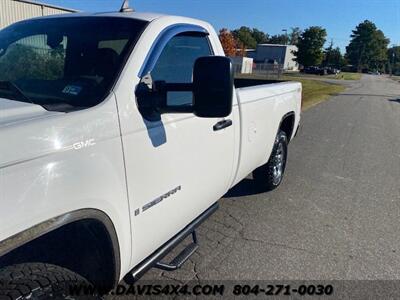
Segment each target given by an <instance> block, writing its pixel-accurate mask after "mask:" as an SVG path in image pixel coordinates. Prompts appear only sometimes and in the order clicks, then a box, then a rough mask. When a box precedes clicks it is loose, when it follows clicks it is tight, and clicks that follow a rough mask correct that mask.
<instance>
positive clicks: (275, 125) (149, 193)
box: [0, 12, 302, 299]
mask: <svg viewBox="0 0 400 300" xmlns="http://www.w3.org/2000/svg"><path fill="white" fill-rule="evenodd" d="M301 89H302V87H301V84H299V83H295V82H275V83H273V82H269V81H262V80H247V79H237V80H234V79H233V74H232V65H231V62H230V59H228V58H226V57H225V56H224V51H223V48H222V46H221V44H220V42H219V39H218V36H217V34H216V33H215V31H214V29H213V28H212V27H211V26H210V25H209V24H208V23H206V22H202V21H199V20H194V19H190V18H185V17H176V16H164V15H156V14H145V13H136V12H117V13H104V14H84V13H77V14H71V15H63V16H50V17H44V18H37V19H32V20H27V21H22V22H19V23H16V24H14V25H11V26H10V27H8V28H5V29H3V30H2V31H0V140H1V143H0V204H1V210H0V298H1V299H3V298H2V296H9V297H10V298H14V297H15V298H18V297H19V298H24V297H25V298H29V297H34V298H35V297H39V298H40V295H48V294H49V293H55V291H57V292H58V293H60V295H65V294H66V293H67V292H66V288H65V287H66V286H68V285H70V284H76V283H77V282H78V283H86V284H91V285H93V286H94V287H101V288H102V290H104V289H106V290H107V289H111V288H113V287H114V286H115V285H116V284H118V283H119V282H120V281H121V280H123V279H125V280H126V281H128V282H134V281H135V280H137V279H138V278H139V277H140V276H141V275H142V274H143V273H144V272H146V271H147V270H148V269H149V268H152V267H158V268H161V269H164V270H174V269H177V268H179V267H180V266H181V265H182V264H183V263H184V262H185V261H186V260H187V259H188V257H189V256H190V255H191V254H192V253H193V252H194V251H195V250H196V248H197V247H198V246H197V238H196V235H195V229H196V227H197V226H198V225H199V224H200V223H201V222H203V221H204V220H205V219H206V218H207V217H208V216H210V215H211V214H212V213H213V212H214V211H215V210H216V208H217V201H218V199H220V198H221V197H222V196H223V195H224V194H225V193H226V192H227V191H228V190H229V189H230V188H231V187H233V186H234V185H236V184H237V183H238V182H240V181H241V180H242V179H244V178H245V177H246V176H247V175H248V174H250V173H251V172H253V176H254V181H255V184H258V185H259V186H260V188H263V189H264V190H271V189H273V188H275V187H277V186H278V185H279V184H280V183H281V181H282V176H283V173H284V170H285V164H286V158H287V145H288V143H289V141H290V140H291V139H292V138H293V137H294V136H295V134H296V131H297V129H298V125H299V121H300V111H301ZM190 235H192V237H193V243H192V244H190V245H189V246H188V247H186V248H185V249H184V250H183V251H182V252H181V253H180V254H179V255H178V256H177V257H176V258H175V259H174V260H172V261H171V262H165V261H163V258H165V256H166V254H167V253H168V252H170V250H171V249H173V248H174V247H175V246H177V245H178V244H179V243H180V242H181V241H182V240H183V239H184V238H186V237H190ZM64 275H65V276H64ZM30 299H32V298H30Z"/></svg>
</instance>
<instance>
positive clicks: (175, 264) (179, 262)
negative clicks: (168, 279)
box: [155, 231, 199, 271]
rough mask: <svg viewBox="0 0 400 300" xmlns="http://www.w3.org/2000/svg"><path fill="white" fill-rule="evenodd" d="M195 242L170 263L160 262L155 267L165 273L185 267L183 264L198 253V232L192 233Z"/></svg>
mask: <svg viewBox="0 0 400 300" xmlns="http://www.w3.org/2000/svg"><path fill="white" fill-rule="evenodd" d="M192 237H193V242H192V243H191V244H190V245H188V246H187V247H186V248H185V249H183V250H182V252H181V253H179V254H178V256H177V257H175V258H174V259H173V260H172V261H171V262H170V263H168V264H167V263H163V262H158V263H156V264H155V267H156V268H158V269H161V270H164V271H175V270H177V269H179V268H180V267H182V266H183V264H184V263H185V262H186V261H187V260H188V259H189V258H190V257H191V256H192V255H193V254H194V253H195V252H196V250H197V249H198V248H199V245H198V244H197V237H196V231H193V232H192Z"/></svg>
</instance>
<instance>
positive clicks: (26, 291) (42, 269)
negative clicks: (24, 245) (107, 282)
mask: <svg viewBox="0 0 400 300" xmlns="http://www.w3.org/2000/svg"><path fill="white" fill-rule="evenodd" d="M71 286H86V287H89V286H90V287H91V285H90V283H89V282H88V281H87V280H86V279H84V278H83V277H81V276H80V275H78V274H76V273H74V272H72V271H70V270H67V269H64V268H61V267H59V266H55V265H50V264H42V263H26V264H18V265H13V266H9V267H6V268H4V269H1V270H0V299H9V300H11V299H18V300H19V299H31V300H42V299H43V300H44V299H73V298H71V297H70V287H71ZM75 296H76V295H75ZM77 298H78V299H99V298H98V297H96V296H93V297H92V296H89V297H88V296H84V295H82V297H77Z"/></svg>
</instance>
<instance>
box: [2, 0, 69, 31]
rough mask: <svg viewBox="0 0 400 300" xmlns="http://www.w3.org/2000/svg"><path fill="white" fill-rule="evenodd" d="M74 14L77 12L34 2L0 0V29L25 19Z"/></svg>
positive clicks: (26, 0)
mask: <svg viewBox="0 0 400 300" xmlns="http://www.w3.org/2000/svg"><path fill="white" fill-rule="evenodd" d="M72 12H76V11H75V10H73V9H68V8H63V7H58V6H54V5H48V4H45V3H40V2H37V1H32V0H0V29H2V28H4V27H6V26H8V25H11V24H12V23H15V22H18V21H21V20H25V19H30V18H35V17H42V16H48V15H55V14H62V13H72Z"/></svg>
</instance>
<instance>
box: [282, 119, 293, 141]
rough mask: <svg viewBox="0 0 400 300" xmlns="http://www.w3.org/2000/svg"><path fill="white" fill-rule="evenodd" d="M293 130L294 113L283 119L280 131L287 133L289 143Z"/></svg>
mask: <svg viewBox="0 0 400 300" xmlns="http://www.w3.org/2000/svg"><path fill="white" fill-rule="evenodd" d="M293 129H294V113H288V114H286V115H285V116H284V117H283V119H282V121H281V125H280V126H279V130H282V131H284V132H285V133H286V136H287V138H288V141H290V138H291V137H292V133H293Z"/></svg>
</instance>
